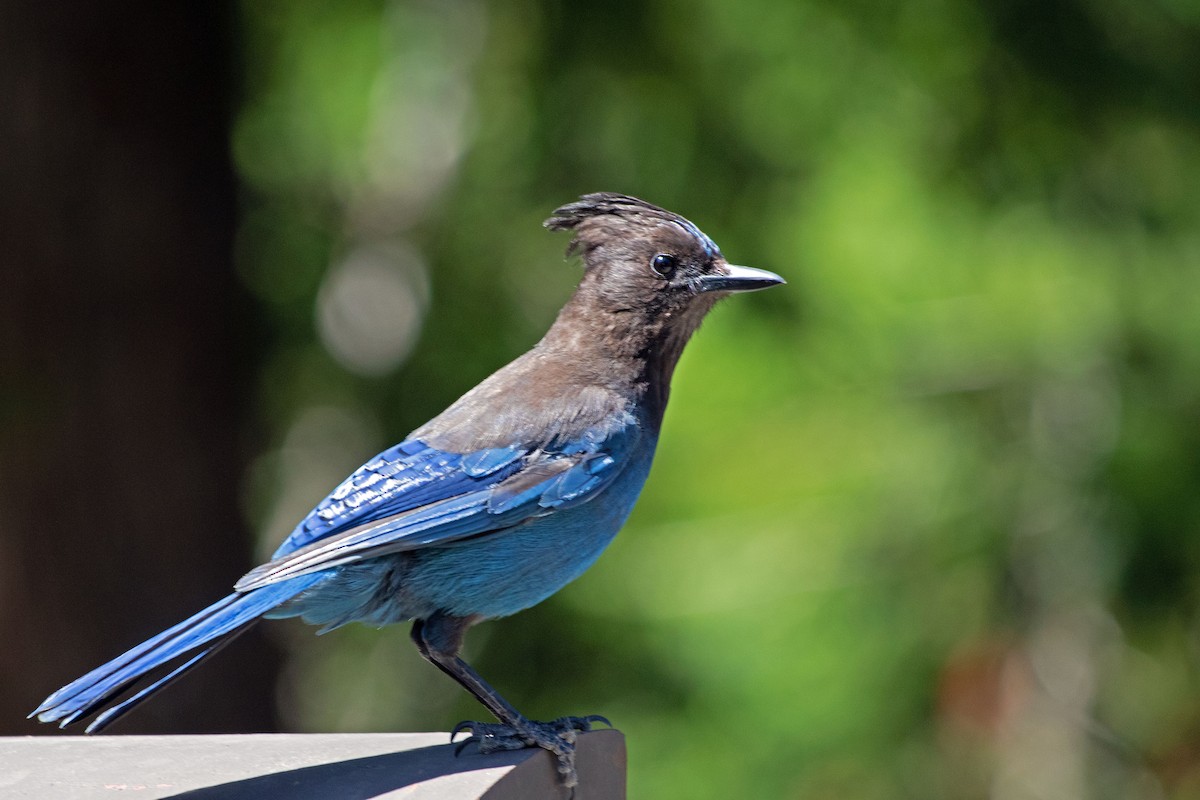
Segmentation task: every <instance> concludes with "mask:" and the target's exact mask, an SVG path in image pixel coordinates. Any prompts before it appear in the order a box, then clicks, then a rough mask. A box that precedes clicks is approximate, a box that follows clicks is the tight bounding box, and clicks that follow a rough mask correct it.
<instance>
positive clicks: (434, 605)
mask: <svg viewBox="0 0 1200 800" xmlns="http://www.w3.org/2000/svg"><path fill="white" fill-rule="evenodd" d="M546 224H547V227H549V228H551V229H554V230H564V229H569V230H572V231H574V233H575V238H574V240H573V241H572V244H571V250H572V251H579V252H582V254H583V257H584V265H585V272H584V276H583V279H582V281H581V282H580V285H579V288H578V289H577V290H576V292H575V294H574V295H573V297H572V298H571V300H570V301H569V302H568V303H567V305H566V306H565V307H564V308H563V310H562V312H560V314H559V316H558V319H557V320H556V321H555V323H554V325H553V326H552V327H551V329H550V331H549V332H548V333H547V334H546V336H545V337H544V338H543V339H542V340H541V341H540V342H539V343H538V344H537V345H536V346H535V347H534V348H533V349H532V350H530V351H529V352H528V353H526V354H525V355H523V356H521V357H520V358H518V359H517V360H516V361H514V362H512V363H511V364H509V365H507V366H506V367H504V368H502V369H501V370H499V371H497V372H496V373H495V374H493V375H492V376H490V377H489V378H487V379H486V380H485V381H483V382H482V383H481V384H480V385H479V386H477V387H476V388H474V389H472V390H471V391H470V392H468V393H467V394H466V395H464V396H463V397H462V398H461V399H459V400H458V401H457V402H456V403H454V404H453V405H452V406H450V408H448V409H447V410H446V411H444V412H443V413H442V414H440V415H439V416H438V417H436V418H435V419H433V420H431V421H430V422H429V423H427V424H426V425H424V426H422V427H421V428H419V429H418V430H416V431H414V432H413V434H412V435H410V436H409V437H408V438H407V439H406V440H405V441H404V442H401V443H400V444H398V445H396V446H394V447H391V448H389V449H387V450H385V451H384V452H382V453H380V454H379V455H378V456H376V457H375V458H373V459H371V460H370V461H368V462H367V463H366V464H364V465H363V466H362V467H360V468H359V469H358V470H357V471H355V472H354V474H352V475H351V476H350V477H349V478H347V479H346V480H345V481H344V482H342V484H340V485H339V486H338V487H337V488H336V489H334V491H333V492H332V493H330V495H329V496H328V497H327V498H325V499H324V500H322V501H321V502H320V503H319V504H318V505H317V506H316V508H314V509H313V510H312V512H310V513H309V514H308V516H306V517H305V518H304V520H302V521H301V522H300V524H299V525H297V526H296V528H295V530H294V531H293V532H292V533H291V535H290V536H289V537H288V538H287V539H286V540H285V541H284V542H283V544H282V545H280V547H279V549H278V550H277V551H276V552H275V554H274V556H273V557H272V560H271V561H270V562H268V563H267V564H264V565H262V566H260V567H258V568H256V569H254V570H252V571H251V572H249V573H247V574H246V575H245V576H244V577H243V578H242V579H241V580H239V581H238V582H237V584H236V585H235V586H234V593H233V594H231V595H229V596H227V597H225V598H224V599H222V600H219V601H218V602H216V603H214V604H213V605H211V606H209V607H208V608H206V609H204V610H203V611H201V612H200V613H198V614H196V615H194V616H192V617H190V618H189V619H187V620H185V621H183V622H181V623H180V624H178V625H176V626H175V627H173V628H171V629H169V630H167V631H164V632H163V633H161V634H159V635H158V636H155V637H154V638H152V639H149V640H148V641H146V642H144V643H142V644H141V645H138V646H137V647H135V648H133V649H132V650H130V651H128V652H127V653H125V654H123V655H121V656H119V657H118V658H116V659H114V660H113V661H111V662H109V663H108V664H105V665H103V666H101V667H99V668H97V669H95V670H93V671H92V672H90V673H88V674H87V675H84V676H83V677H81V678H79V679H78V680H76V681H74V682H72V683H70V684H68V685H67V686H65V687H63V688H62V689H60V690H58V691H57V692H55V693H54V694H52V695H50V697H48V698H47V699H46V700H45V702H43V703H42V704H41V706H39V707H38V708H37V709H36V710H35V711H34V714H36V715H37V716H38V717H39V719H41V720H42V721H44V722H58V723H60V724H61V725H64V726H65V725H67V724H70V723H72V722H75V721H77V720H79V719H82V718H84V717H86V716H88V715H90V714H93V713H96V712H97V711H99V712H101V713H99V715H98V716H97V717H96V718H95V720H94V721H93V722H92V723H91V724H90V725H89V726H88V728H87V731H88V732H89V733H91V732H95V731H98V730H100V729H101V728H103V727H104V726H106V725H108V724H109V723H111V722H112V721H114V720H115V719H117V718H118V717H120V716H121V715H123V714H124V713H126V712H128V711H129V710H131V709H132V708H133V707H135V706H136V705H137V704H138V703H140V702H142V701H143V700H145V699H147V698H148V697H150V696H151V695H152V694H154V693H155V692H156V691H158V690H159V689H161V688H163V687H164V686H165V685H167V684H168V683H169V682H171V681H172V680H174V679H175V678H176V677H178V676H179V675H181V674H183V673H184V672H186V671H187V670H188V669H191V668H192V667H194V666H196V665H197V664H198V663H199V662H200V661H202V660H203V659H204V658H206V657H208V656H209V655H212V654H213V653H215V652H216V651H217V650H218V649H219V648H220V647H221V646H223V645H224V644H225V643H227V642H228V641H230V640H231V639H232V638H234V637H236V636H237V635H238V634H239V633H240V632H242V631H244V630H245V629H246V628H247V627H248V626H249V625H251V624H252V623H253V622H254V621H255V620H257V619H259V618H261V617H290V616H299V617H302V618H303V619H304V620H305V621H307V622H310V623H313V624H317V625H321V626H323V629H329V628H332V627H336V626H339V625H344V624H346V623H348V622H365V623H369V624H372V625H384V624H388V623H393V622H400V621H403V620H413V621H414V626H413V639H414V642H415V643H416V645H417V647H418V649H419V650H420V652H421V654H422V655H423V656H425V658H427V659H428V660H430V661H431V662H432V663H433V664H434V665H435V666H437V667H439V668H440V669H441V670H443V671H444V672H446V673H447V674H448V675H450V676H451V677H453V678H454V679H455V680H457V681H458V682H459V683H460V684H462V686H463V687H464V688H466V689H467V690H468V691H470V692H471V693H472V694H473V695H474V696H475V697H476V698H477V699H478V700H479V701H480V702H481V703H483V705H484V706H486V707H487V708H488V709H489V710H491V711H492V712H493V713H494V714H495V715H496V716H497V718H499V719H500V720H501V724H500V725H489V724H483V723H464V726H465V727H468V728H470V730H471V731H472V734H473V736H472V738H473V739H474V740H476V741H478V742H479V743H480V745H481V749H485V750H488V749H500V748H507V747H513V746H532V745H536V746H541V747H544V748H546V749H548V750H550V751H551V752H553V753H554V754H555V755H557V756H558V758H559V764H560V769H561V771H562V772H563V776H564V782H565V783H566V784H567V785H568V786H570V785H573V783H574V780H575V777H574V768H573V762H572V753H573V749H574V748H573V744H572V742H573V741H574V732H575V731H577V730H581V729H586V728H587V726H588V724H589V722H590V719H591V718H584V719H578V718H564V719H563V720H559V721H558V722H557V723H553V724H546V723H537V722H533V721H531V720H528V719H526V718H525V717H523V716H521V715H520V714H519V713H518V712H517V711H516V710H515V709H514V708H513V707H512V706H511V705H509V704H508V703H507V702H506V701H505V700H504V699H503V698H501V697H500V696H499V694H498V693H496V691H495V690H494V689H492V688H491V687H490V686H489V685H488V684H487V683H486V682H484V681H483V679H482V678H481V677H479V675H478V674H477V673H475V671H474V670H473V669H471V667H470V666H469V665H467V664H466V662H464V661H463V660H462V659H461V658H459V657H458V652H459V650H460V648H461V645H462V639H463V635H464V634H465V632H466V630H467V629H468V628H469V627H470V626H471V625H473V624H475V623H476V622H478V621H480V620H483V619H489V618H495V617H503V616H506V615H509V614H513V613H516V612H517V611H520V610H522V609H524V608H528V607H529V606H531V605H534V604H536V603H538V602H540V601H542V600H544V599H545V598H546V597H548V596H550V595H551V594H553V593H554V592H556V591H558V590H559V589H560V588H562V587H563V586H564V585H566V584H567V583H568V582H570V581H571V580H574V579H575V578H577V577H578V576H579V575H580V574H582V573H583V571H584V570H586V569H587V568H588V567H589V566H591V565H592V563H593V562H594V561H595V560H596V559H597V558H598V557H599V555H600V553H601V552H602V551H603V550H604V548H605V547H606V546H607V545H608V543H609V542H610V541H611V540H612V538H613V536H615V535H616V533H617V531H618V530H619V529H620V527H621V525H622V524H623V523H624V521H625V519H626V517H627V516H628V515H629V512H630V511H631V510H632V508H633V505H634V502H635V501H636V499H637V496H638V494H639V492H640V491H641V488H642V485H643V483H644V482H645V480H646V477H647V475H648V474H649V471H650V464H651V461H652V459H653V456H654V449H655V446H656V445H657V442H658V438H659V428H660V425H661V422H662V415H663V412H664V410H665V407H666V402H667V395H668V393H669V386H670V379H671V374H672V372H673V370H674V368H675V364H676V362H677V360H678V358H679V355H680V353H681V352H682V350H683V347H684V345H685V344H686V343H687V340H688V338H689V337H690V336H691V334H692V333H693V332H694V331H695V329H696V328H697V327H698V326H699V324H700V321H701V320H702V319H703V317H704V315H705V314H706V313H707V312H708V310H709V309H710V308H711V307H712V305H713V303H714V302H715V301H716V300H717V299H718V298H720V297H722V296H724V295H726V294H728V293H731V292H738V291H748V290H753V289H760V288H766V287H768V286H772V285H775V284H778V283H781V282H782V280H781V279H780V278H779V277H778V276H776V275H773V274H772V273H769V272H764V271H761V270H752V269H749V268H746V267H737V266H733V265H730V264H728V263H727V262H726V261H725V260H724V258H723V257H722V256H721V254H720V251H719V250H718V249H717V248H716V245H715V244H713V242H712V240H711V239H709V238H708V237H707V236H705V235H704V234H703V233H702V232H700V230H699V229H698V228H696V226H695V225H693V224H692V223H691V222H688V221H687V220H685V219H683V218H682V217H680V216H678V215H675V214H672V213H671V212H668V211H665V210H663V209H660V208H657V207H655V206H652V205H650V204H648V203H645V202H643V201H640V200H637V199H635V198H631V197H627V196H624V195H614V194H595V195H586V196H585V197H583V198H582V199H581V200H580V201H579V202H576V203H572V204H570V205H567V206H564V207H562V208H560V209H558V210H557V211H556V212H555V215H554V216H553V217H551V219H550V220H548V221H547V223H546ZM145 679H151V680H150V682H149V683H148V684H147V685H145V686H144V687H143V688H141V689H140V690H139V691H137V692H136V693H135V694H133V695H132V696H130V697H128V698H127V699H125V700H123V701H121V702H116V703H114V700H115V699H116V698H117V697H118V696H119V695H120V694H121V693H122V692H124V691H125V690H127V689H129V688H130V687H132V686H134V685H135V684H136V683H138V682H139V681H142V680H145Z"/></svg>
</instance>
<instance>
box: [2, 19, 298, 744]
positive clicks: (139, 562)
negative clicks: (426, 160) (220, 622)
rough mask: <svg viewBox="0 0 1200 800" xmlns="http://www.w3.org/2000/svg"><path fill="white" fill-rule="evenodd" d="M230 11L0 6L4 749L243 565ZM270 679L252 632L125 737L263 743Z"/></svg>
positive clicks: (265, 654) (134, 723) (243, 386)
mask: <svg viewBox="0 0 1200 800" xmlns="http://www.w3.org/2000/svg"><path fill="white" fill-rule="evenodd" d="M231 13H232V9H231V8H227V7H224V6H222V5H221V4H209V3H171V2H166V3H164V2H158V0H141V1H140V2H131V3H120V4H116V5H113V4H109V3H101V2H54V3H47V2H43V0H5V2H3V4H0V98H3V107H4V111H3V113H0V187H2V188H0V645H2V647H3V654H0V733H7V734H12V733H32V732H37V731H47V730H51V729H49V728H47V727H45V726H38V725H36V724H35V723H33V722H25V721H24V719H23V718H24V716H25V714H27V713H28V712H29V711H30V710H31V709H32V708H33V707H34V706H35V705H37V703H38V702H40V701H41V699H42V698H43V697H44V696H45V695H46V694H47V693H48V692H50V691H51V690H53V689H56V688H57V687H58V686H59V685H60V684H62V683H64V682H66V681H68V680H71V679H73V678H75V677H77V676H78V675H80V674H81V673H83V672H84V671H86V670H88V669H90V668H92V667H94V666H97V665H98V664H100V663H101V662H103V661H105V660H107V659H109V658H112V657H113V656H116V655H118V654H119V653H120V652H121V651H122V650H124V649H125V648H126V647H129V646H130V645H133V644H136V643H137V642H139V641H141V640H142V639H143V638H146V637H147V636H149V635H151V634H154V633H156V632H158V631H159V630H160V629H161V628H163V627H166V626H168V625H170V624H173V623H175V622H177V621H179V620H180V619H182V618H183V617H184V616H186V615H188V614H191V613H192V612H194V611H197V610H199V609H200V608H201V607H203V606H204V605H207V604H208V603H210V602H212V601H213V600H215V599H217V598H218V597H220V596H222V595H224V594H225V593H227V592H228V591H229V587H230V586H231V585H232V583H233V581H234V580H235V579H236V578H237V577H238V576H239V575H240V574H241V573H242V571H243V570H244V569H246V568H247V567H248V566H250V550H251V547H250V537H249V536H248V534H247V532H246V530H245V529H244V525H243V524H242V521H241V520H240V519H239V514H238V502H237V488H238V482H239V476H240V475H241V473H242V463H241V462H242V456H243V454H242V453H241V452H240V450H239V438H240V437H239V429H240V427H241V426H240V422H241V420H242V419H243V417H244V416H245V409H246V405H245V403H246V398H247V394H248V387H247V381H245V380H243V379H242V378H243V376H242V375H241V374H240V371H241V370H242V368H243V367H244V366H245V365H246V363H247V362H249V361H250V360H251V359H252V358H253V357H254V353H255V350H254V349H253V348H251V349H249V350H248V351H247V348H246V347H245V346H244V345H243V343H242V341H240V339H239V323H241V322H244V315H241V314H239V313H238V308H239V304H240V297H239V294H238V290H237V287H236V284H235V279H234V272H233V268H232V264H231V259H232V256H231V250H232V247H231V243H232V237H233V226H234V202H235V185H234V180H233V176H232V173H231V169H230V165H229V157H228V121H229V114H230V107H231V100H230V81H229V65H230V63H231V59H230V53H229V36H228V30H229V28H228V24H227V23H228V21H229V20H227V19H226V16H227V15H230V14H231ZM242 327H244V325H243V326H242ZM278 663H279V659H278V655H277V653H276V652H275V650H274V649H272V648H271V647H270V646H269V645H268V644H267V643H266V642H265V641H263V640H262V639H261V638H260V637H259V636H257V635H255V634H253V633H252V634H251V635H250V636H247V637H243V639H242V640H240V641H239V642H237V643H236V644H235V645H233V646H232V647H230V648H229V649H228V650H227V651H225V652H223V653H222V654H221V655H220V656H219V657H217V658H215V659H213V660H212V661H211V662H209V663H208V664H206V665H205V666H204V667H203V668H202V669H200V670H197V671H196V672H195V673H193V674H191V675H189V676H187V677H186V678H184V679H183V680H182V681H181V682H180V683H179V684H177V685H176V686H174V687H172V688H171V689H168V690H167V691H166V692H164V694H163V695H162V696H161V697H159V698H156V699H155V701H153V702H151V703H149V704H147V705H146V706H144V707H143V708H142V709H141V710H139V711H138V712H136V713H135V714H133V715H131V717H130V718H128V720H127V721H126V722H124V723H123V724H122V725H120V726H119V727H118V728H117V730H119V731H123V732H147V733H149V732H154V733H162V732H197V733H199V732H210V731H249V730H270V729H272V728H273V727H274V724H275V713H274V702H273V700H274V693H273V685H274V678H275V674H276V671H277V668H278Z"/></svg>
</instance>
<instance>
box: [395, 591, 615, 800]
mask: <svg viewBox="0 0 1200 800" xmlns="http://www.w3.org/2000/svg"><path fill="white" fill-rule="evenodd" d="M476 621H477V620H475V619H472V618H469V617H466V618H465V617H451V616H447V615H442V614H435V615H433V616H431V617H429V618H428V619H425V620H416V621H415V622H414V623H413V627H412V639H413V642H415V643H416V645H417V649H418V650H419V651H420V652H421V655H422V656H424V657H425V659H426V660H427V661H429V663H431V664H433V665H434V666H435V667H437V668H438V669H440V670H441V671H442V672H444V673H446V674H447V675H449V676H450V677H451V678H454V680H456V681H457V682H458V683H459V684H460V685H461V686H462V687H463V688H464V689H466V690H467V691H468V692H470V693H471V695H472V696H473V697H474V698H475V699H476V700H478V701H479V702H480V703H482V704H483V706H484V707H485V708H487V710H488V711H491V712H492V713H493V714H495V715H496V719H498V720H500V723H501V724H499V725H492V724H487V723H482V722H460V723H459V724H458V725H456V726H455V727H454V730H453V732H451V734H450V739H451V741H453V740H454V737H455V736H457V735H458V734H459V733H460V732H461V731H464V730H469V731H471V737H470V738H469V739H467V740H465V741H464V742H463V744H464V745H465V744H468V743H471V742H474V743H475V744H477V745H478V746H479V751H480V752H481V753H492V752H496V751H499V750H519V749H521V748H523V747H541V748H543V749H546V750H549V751H550V752H551V753H553V754H554V755H555V757H556V758H557V759H558V772H559V774H560V775H561V776H562V780H563V785H564V786H566V787H567V788H568V789H570V790H571V794H572V796H573V795H574V793H575V792H574V790H575V786H576V784H578V783H579V777H578V775H577V774H576V772H575V738H576V736H577V735H578V733H579V732H581V731H588V730H591V726H592V723H594V722H603V723H604V724H605V725H609V724H610V723H609V721H608V720H607V719H605V718H604V717H601V716H597V715H593V716H589V717H562V718H560V719H557V720H555V721H554V722H534V721H532V720H529V719H526V718H525V717H524V716H523V715H522V714H521V713H520V712H519V711H517V710H516V709H515V708H513V707H512V705H511V704H510V703H509V702H508V701H507V700H505V699H504V698H503V697H501V696H500V694H499V692H497V691H496V690H495V689H493V688H492V687H491V685H489V684H488V682H487V681H485V680H484V679H483V678H482V677H481V676H480V675H479V673H478V672H476V671H475V670H474V669H472V668H471V665H470V664H468V663H467V662H465V661H463V660H462V659H461V658H459V657H458V653H459V651H460V650H461V649H462V642H463V636H464V635H465V634H466V632H467V628H469V627H471V625H473V624H474V623H475V622H476Z"/></svg>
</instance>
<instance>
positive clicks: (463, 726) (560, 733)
mask: <svg viewBox="0 0 1200 800" xmlns="http://www.w3.org/2000/svg"><path fill="white" fill-rule="evenodd" d="M597 722H602V723H604V724H605V725H607V726H608V727H610V728H611V727H612V723H611V722H609V721H608V719H606V718H605V717H602V716H600V715H599V714H591V715H589V716H586V717H559V718H558V719H556V720H554V721H553V722H534V721H533V720H521V721H520V722H518V723H517V724H516V725H508V724H506V723H502V722H460V723H458V724H457V725H455V726H454V730H452V731H451V732H450V742H451V743H452V744H453V743H454V738H455V737H456V736H458V734H460V733H462V732H463V731H470V732H471V735H470V736H468V737H467V738H466V739H463V740H462V741H461V742H458V743H457V744H458V747H457V748H455V750H454V755H456V756H457V755H458V754H459V753H461V752H462V751H463V748H465V747H466V746H467V745H469V744H472V743H474V744H475V745H477V746H478V747H479V752H480V753H484V754H486V753H498V752H501V751H504V750H521V749H524V748H526V747H540V748H542V749H543V750H549V751H550V753H551V754H553V755H554V757H555V758H556V759H558V774H559V777H560V778H561V779H562V783H563V786H565V787H567V788H568V789H571V790H572V794H574V789H575V786H576V785H577V784H578V783H579V775H578V773H576V771H575V740H576V738H577V737H578V735H579V734H580V733H586V732H587V731H590V730H591V729H592V725H593V724H595V723H597Z"/></svg>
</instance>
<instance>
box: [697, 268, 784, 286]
mask: <svg viewBox="0 0 1200 800" xmlns="http://www.w3.org/2000/svg"><path fill="white" fill-rule="evenodd" d="M717 270H718V271H716V272H712V273H709V274H708V275H702V276H701V277H700V280H699V284H700V291H702V292H754V291H757V290H759V289H769V288H770V287H772V286H778V285H779V284H781V283H787V281H785V280H784V279H783V278H781V277H779V276H778V275H776V274H775V273H774V272H767V271H766V270H765V269H754V268H752V267H739V266H735V265H733V264H721V265H720V266H718V267H717Z"/></svg>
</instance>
